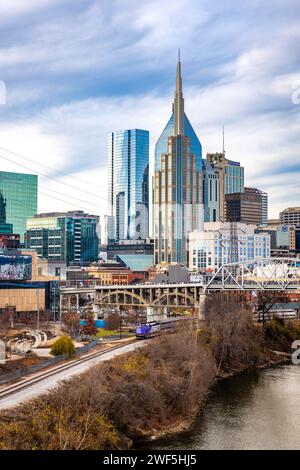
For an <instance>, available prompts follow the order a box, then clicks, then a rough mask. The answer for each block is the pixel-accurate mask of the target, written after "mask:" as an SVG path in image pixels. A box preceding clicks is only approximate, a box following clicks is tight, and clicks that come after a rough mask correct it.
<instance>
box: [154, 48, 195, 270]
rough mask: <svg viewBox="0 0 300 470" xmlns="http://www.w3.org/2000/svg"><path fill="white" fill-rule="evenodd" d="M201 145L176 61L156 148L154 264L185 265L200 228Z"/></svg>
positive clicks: (179, 65)
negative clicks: (171, 92) (187, 108)
mask: <svg viewBox="0 0 300 470" xmlns="http://www.w3.org/2000/svg"><path fill="white" fill-rule="evenodd" d="M202 184H203V177H202V147H201V143H200V141H199V139H198V137H197V135H196V133H195V131H194V129H193V127H192V125H191V123H190V122H189V120H188V118H187V116H186V114H185V112H184V99H183V94H182V78H181V62H180V57H179V58H178V64H177V76H176V89H175V96H174V102H173V109H172V116H171V118H170V119H169V122H168V123H167V125H166V127H165V128H164V130H163V132H162V134H161V136H160V138H159V139H158V141H157V144H156V146H155V176H154V191H153V194H154V208H153V214H154V239H155V263H156V264H161V263H167V264H168V263H172V262H175V263H176V262H182V263H187V251H188V246H187V244H188V234H189V233H190V232H191V231H193V230H199V229H201V228H202V225H203V187H202Z"/></svg>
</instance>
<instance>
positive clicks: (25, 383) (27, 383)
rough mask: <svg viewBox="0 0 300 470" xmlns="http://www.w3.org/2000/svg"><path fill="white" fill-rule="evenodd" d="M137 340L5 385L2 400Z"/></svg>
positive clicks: (0, 393) (0, 397)
mask: <svg viewBox="0 0 300 470" xmlns="http://www.w3.org/2000/svg"><path fill="white" fill-rule="evenodd" d="M136 342H137V340H136V339H134V340H132V341H128V342H127V343H126V344H122V345H120V344H119V345H117V346H112V347H110V348H106V349H102V350H101V351H98V352H96V353H93V354H89V355H88V356H84V357H81V358H79V359H76V360H73V361H71V362H68V363H65V364H61V365H59V366H57V367H53V368H51V369H49V370H46V371H45V372H41V373H40V374H39V375H36V376H35V377H31V378H28V379H23V380H22V381H20V382H18V383H16V384H13V385H10V386H8V387H5V388H4V389H1V390H0V401H1V400H2V399H4V398H7V397H9V396H10V395H13V394H15V393H17V392H20V391H22V390H25V389H26V388H28V387H31V386H32V385H34V384H37V383H39V382H42V381H43V380H44V379H47V378H49V377H52V376H53V375H56V374H57V373H59V372H63V371H64V370H68V369H71V368H72V367H74V366H77V365H78V364H82V363H84V362H88V361H90V360H92V359H95V358H97V357H99V356H103V355H104V354H106V353H109V352H111V351H115V350H116V349H120V348H124V347H125V346H127V345H129V344H132V343H136Z"/></svg>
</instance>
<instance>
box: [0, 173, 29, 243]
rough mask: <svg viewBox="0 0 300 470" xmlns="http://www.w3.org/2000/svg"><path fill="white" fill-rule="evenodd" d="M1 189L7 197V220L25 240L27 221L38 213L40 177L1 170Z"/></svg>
mask: <svg viewBox="0 0 300 470" xmlns="http://www.w3.org/2000/svg"><path fill="white" fill-rule="evenodd" d="M0 191H1V192H2V194H3V196H4V198H5V199H6V222H7V223H9V224H13V231H14V233H18V234H20V236H21V241H23V239H24V234H25V232H26V221H27V219H28V218H30V217H33V216H34V215H35V214H36V213H37V200H38V195H37V192H38V177H37V176H36V175H27V174H24V173H10V172H6V171H0Z"/></svg>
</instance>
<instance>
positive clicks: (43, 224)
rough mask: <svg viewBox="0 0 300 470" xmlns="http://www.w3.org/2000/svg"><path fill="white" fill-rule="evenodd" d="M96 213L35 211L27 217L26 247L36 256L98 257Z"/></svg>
mask: <svg viewBox="0 0 300 470" xmlns="http://www.w3.org/2000/svg"><path fill="white" fill-rule="evenodd" d="M98 223H99V217H98V216H96V215H89V214H85V213H84V212H83V211H68V212H50V213H45V214H37V215H35V217H33V218H31V219H28V220H27V232H26V236H25V238H26V240H25V241H26V247H27V248H28V249H31V250H35V251H36V252H37V254H38V256H39V257H40V258H45V259H56V260H63V261H65V262H66V263H67V265H69V264H84V263H89V262H93V261H97V260H98V251H99V239H98V235H97V225H98Z"/></svg>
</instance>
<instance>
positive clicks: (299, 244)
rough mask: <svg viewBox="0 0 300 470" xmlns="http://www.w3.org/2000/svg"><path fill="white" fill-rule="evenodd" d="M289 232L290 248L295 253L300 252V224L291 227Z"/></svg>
mask: <svg viewBox="0 0 300 470" xmlns="http://www.w3.org/2000/svg"><path fill="white" fill-rule="evenodd" d="M288 234H289V250H290V252H291V253H292V254H293V255H296V254H298V253H300V225H294V226H293V227H290V230H289V231H288Z"/></svg>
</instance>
